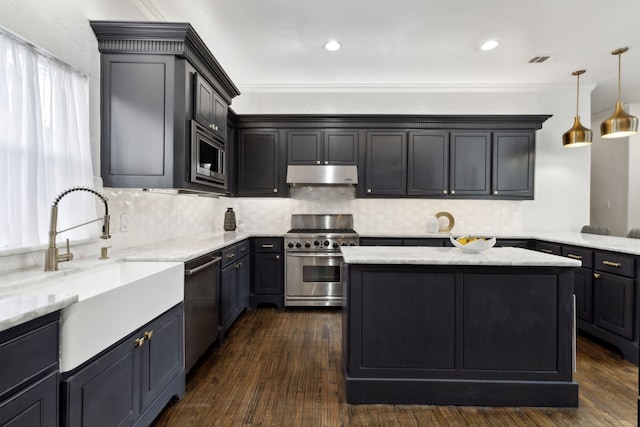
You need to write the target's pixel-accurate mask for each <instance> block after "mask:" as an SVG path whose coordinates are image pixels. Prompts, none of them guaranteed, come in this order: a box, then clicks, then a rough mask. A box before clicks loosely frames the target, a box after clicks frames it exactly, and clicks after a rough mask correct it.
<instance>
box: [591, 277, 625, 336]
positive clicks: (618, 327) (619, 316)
mask: <svg viewBox="0 0 640 427" xmlns="http://www.w3.org/2000/svg"><path fill="white" fill-rule="evenodd" d="M593 287H594V300H593V322H594V323H595V324H596V325H598V326H600V327H602V328H604V329H607V330H609V331H611V332H614V333H616V334H618V335H621V336H623V337H626V338H629V339H633V298H634V292H633V290H634V281H633V279H629V278H626V277H620V276H616V275H614V274H608V273H601V272H599V271H597V272H596V273H595V275H594V281H593Z"/></svg>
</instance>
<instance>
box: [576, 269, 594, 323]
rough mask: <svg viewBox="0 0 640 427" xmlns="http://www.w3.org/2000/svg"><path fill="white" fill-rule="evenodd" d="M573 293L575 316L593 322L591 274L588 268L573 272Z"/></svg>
mask: <svg viewBox="0 0 640 427" xmlns="http://www.w3.org/2000/svg"><path fill="white" fill-rule="evenodd" d="M573 293H574V295H575V296H576V316H578V317H579V318H581V319H584V320H586V321H587V322H591V321H592V320H593V272H592V271H591V269H589V268H576V269H574V270H573Z"/></svg>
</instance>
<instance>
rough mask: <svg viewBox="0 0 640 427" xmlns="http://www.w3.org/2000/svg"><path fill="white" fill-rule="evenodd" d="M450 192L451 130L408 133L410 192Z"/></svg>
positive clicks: (440, 193)
mask: <svg viewBox="0 0 640 427" xmlns="http://www.w3.org/2000/svg"><path fill="white" fill-rule="evenodd" d="M448 191H449V132H409V150H408V156H407V195H410V196H442V195H446V194H447V193H448Z"/></svg>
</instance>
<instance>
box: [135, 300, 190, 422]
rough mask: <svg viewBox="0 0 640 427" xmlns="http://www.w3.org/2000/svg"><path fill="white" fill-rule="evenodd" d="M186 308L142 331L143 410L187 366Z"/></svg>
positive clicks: (176, 308) (150, 324) (160, 319)
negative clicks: (185, 348)
mask: <svg viewBox="0 0 640 427" xmlns="http://www.w3.org/2000/svg"><path fill="white" fill-rule="evenodd" d="M183 331H184V315H183V307H182V305H179V306H177V307H175V308H173V309H171V310H170V311H168V312H167V313H165V314H164V315H162V316H161V317H159V318H157V319H155V320H154V321H153V322H151V323H149V324H148V325H147V326H146V327H145V328H144V330H143V331H142V336H143V337H144V338H145V341H144V344H143V345H142V346H141V348H142V411H143V412H144V411H145V409H146V408H147V407H148V406H149V405H150V404H152V403H153V402H154V401H155V400H156V398H157V397H158V396H159V395H160V394H161V393H162V392H163V391H164V390H165V388H166V387H167V386H168V385H169V384H170V383H171V381H173V379H174V378H175V377H176V376H177V375H178V374H179V373H180V372H181V371H182V369H183V366H184V358H183V354H184V348H183V346H182V343H183V342H184V338H183Z"/></svg>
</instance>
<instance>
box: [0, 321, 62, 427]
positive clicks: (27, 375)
mask: <svg viewBox="0 0 640 427" xmlns="http://www.w3.org/2000/svg"><path fill="white" fill-rule="evenodd" d="M58 322H59V312H56V313H52V314H48V315H46V316H43V317H41V318H38V319H34V320H32V321H30V322H27V323H24V324H22V325H19V326H15V327H13V328H10V329H7V330H5V331H2V332H0V367H1V368H0V372H1V373H0V425H2V426H11V427H22V426H24V427H54V426H57V425H58V422H57V421H58V342H59V341H58V328H59V324H58Z"/></svg>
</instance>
